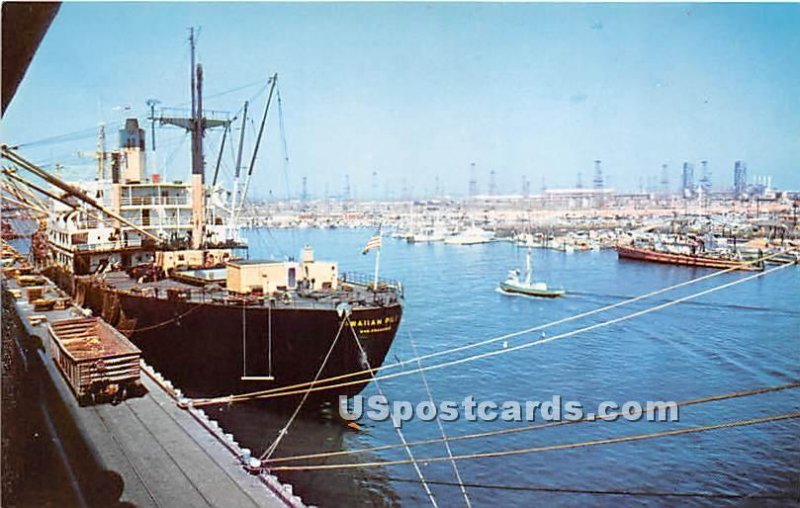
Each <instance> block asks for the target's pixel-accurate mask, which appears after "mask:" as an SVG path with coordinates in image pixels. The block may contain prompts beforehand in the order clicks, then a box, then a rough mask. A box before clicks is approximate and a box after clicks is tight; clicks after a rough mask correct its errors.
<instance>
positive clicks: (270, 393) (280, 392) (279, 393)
mask: <svg viewBox="0 0 800 508" xmlns="http://www.w3.org/2000/svg"><path fill="white" fill-rule="evenodd" d="M790 250H794V249H790ZM789 266H792V265H789V264H784V265H781V266H778V267H777V268H773V269H770V270H766V271H763V272H758V273H756V274H754V275H750V276H748V277H743V278H741V279H737V280H734V281H731V282H728V283H726V284H722V285H719V286H715V287H712V288H709V289H706V290H703V291H700V292H697V293H692V294H690V295H687V296H684V297H681V298H677V299H675V300H670V301H667V302H666V303H663V304H660V305H656V306H653V307H649V308H645V309H643V310H639V311H636V312H632V313H630V314H625V315H623V316H620V317H617V318H614V319H610V320H606V321H601V322H599V323H595V324H592V325H588V326H584V327H582V328H578V329H576V330H572V331H569V332H565V333H561V334H558V335H554V336H552V337H548V338H543V339H539V340H536V341H533V342H526V343H523V344H519V345H517V346H513V347H508V348H504V349H499V350H493V351H488V352H484V353H479V354H475V355H472V356H467V357H464V358H459V359H456V360H451V361H448V362H443V363H439V364H434V365H428V366H426V367H424V368H423V369H411V370H405V371H401V372H395V373H393V374H385V375H381V376H376V377H374V379H393V378H396V377H401V376H407V375H409V374H414V373H416V372H419V371H420V370H425V371H428V370H435V369H440V368H444V367H451V366H454V365H460V364H463V363H467V362H471V361H475V360H480V359H483V358H489V357H493V356H498V355H503V354H507V353H511V352H514V351H519V350H522V349H528V348H531V347H535V346H539V345H541V344H546V343H549V342H553V341H556V340H561V339H565V338H569V337H573V336H575V335H578V334H581V333H584V332H588V331H592V330H596V329H599V328H605V327H607V326H611V325H613V324H616V323H620V322H624V321H627V320H629V319H633V318H635V317H639V316H643V315H646V314H650V313H651V312H655V311H658V310H662V309H665V308H668V307H672V306H674V305H677V304H679V303H682V302H685V301H689V300H693V299H695V298H699V297H701V296H705V295H708V294H711V293H714V292H717V291H720V290H722V289H726V288H729V287H732V286H735V285H738V284H741V283H744V282H748V281H750V280H753V279H756V278H759V277H762V276H764V275H768V274H771V273H774V272H776V271H780V270H783V269H785V268H787V267H789ZM567 319H569V318H567ZM562 321H563V320H562ZM516 333H518V332H516ZM490 340H492V341H494V339H490ZM456 349H458V348H456ZM400 363H402V362H400ZM365 372H369V373H372V372H373V371H371V370H367V371H365ZM343 376H345V377H351V376H350V375H349V374H345V375H343ZM323 381H324V380H323ZM362 382H363V381H360V380H355V381H346V382H342V383H333V384H328V385H325V386H320V387H315V388H314V390H315V391H320V390H331V389H334V388H342V387H346V386H352V385H356V384H360V383H362ZM303 385H305V384H303ZM298 393H302V390H299V391H298V390H294V389H292V387H285V388H278V389H272V390H264V391H260V392H252V393H248V394H240V395H233V396H227V397H218V398H211V399H197V400H196V401H195V404H196V405H208V404H219V403H231V402H235V401H239V400H251V399H270V398H275V397H284V396H288V395H295V394H298Z"/></svg>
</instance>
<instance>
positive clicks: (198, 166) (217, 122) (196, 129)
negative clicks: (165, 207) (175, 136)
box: [159, 28, 230, 249]
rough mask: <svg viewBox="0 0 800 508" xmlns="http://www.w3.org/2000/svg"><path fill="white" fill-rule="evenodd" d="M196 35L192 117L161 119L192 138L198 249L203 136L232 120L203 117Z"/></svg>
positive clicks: (192, 43) (202, 201)
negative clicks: (179, 128) (196, 56)
mask: <svg viewBox="0 0 800 508" xmlns="http://www.w3.org/2000/svg"><path fill="white" fill-rule="evenodd" d="M195 43H196V39H195V33H194V28H190V29H189V47H190V48H191V72H190V74H191V92H192V110H191V114H190V116H189V118H181V117H165V116H163V115H162V116H160V117H159V122H160V124H161V125H164V124H168V125H175V126H177V127H181V128H183V129H185V130H186V131H188V132H189V133H191V135H192V175H191V187H192V248H193V249H199V248H201V247H202V246H203V239H204V238H205V226H206V211H205V197H206V196H205V189H204V185H203V184H204V179H205V177H204V173H205V159H204V157H203V137H204V136H205V133H206V130H207V129H210V128H213V127H221V126H224V127H226V128H227V127H228V126H229V125H230V120H222V119H212V118H206V117H205V116H203V66H202V65H201V64H197V63H195Z"/></svg>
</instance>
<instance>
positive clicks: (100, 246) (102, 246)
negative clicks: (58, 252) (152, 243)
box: [72, 240, 142, 252]
mask: <svg viewBox="0 0 800 508" xmlns="http://www.w3.org/2000/svg"><path fill="white" fill-rule="evenodd" d="M141 246H142V241H141V240H127V241H124V242H99V243H79V244H73V245H72V247H73V248H74V249H75V250H76V251H80V252H85V251H106V250H117V249H125V248H130V247H141Z"/></svg>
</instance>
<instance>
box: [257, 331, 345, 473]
mask: <svg viewBox="0 0 800 508" xmlns="http://www.w3.org/2000/svg"><path fill="white" fill-rule="evenodd" d="M345 321H346V317H345V318H343V319H342V322H341V324H340V325H339V330H338V331H337V332H336V337H334V338H333V342H331V347H330V348H328V353H327V354H326V355H325V358H323V360H322V364H321V365H320V366H319V369H317V374H316V375H315V376H314V381H313V382H312V383H311V386H310V387H309V389H308V390H306V392H305V393H304V394H303V398H302V399H300V402H299V403H298V404H297V407H296V408H295V410H294V412H293V413H292V416H291V417H289V420H288V421H287V422H286V425H284V426H283V428H282V429H281V430H280V431H278V436H277V437H276V438H275V440H274V441H273V442H272V444H271V445H269V447H267V449H266V450H264V453H262V454H261V460H262V461H263V460H269V459H270V457H272V454H273V453H275V450H277V449H278V445H279V444H281V441H282V440H283V437H284V436H285V435H286V434H288V433H289V427H291V426H292V423H294V419H295V418H297V415H298V414H299V413H300V409H302V407H303V404H305V402H306V399H308V396H309V394H310V393H311V389H312V388H314V383H315V382H316V381H317V379H319V376H320V375H321V374H322V371H323V370H324V369H325V365H327V364H328V359H329V358H330V357H331V353H333V348H334V347H336V343H337V342H338V341H339V337H340V336H341V335H342V329H343V328H344V324H345Z"/></svg>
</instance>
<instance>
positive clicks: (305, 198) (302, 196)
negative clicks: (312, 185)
mask: <svg viewBox="0 0 800 508" xmlns="http://www.w3.org/2000/svg"><path fill="white" fill-rule="evenodd" d="M300 201H302V202H303V203H305V202H306V201H308V177H307V176H304V177H303V191H302V192H301V193H300Z"/></svg>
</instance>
